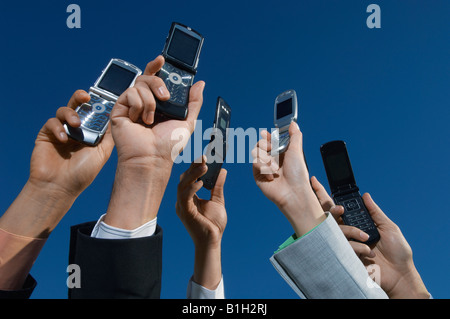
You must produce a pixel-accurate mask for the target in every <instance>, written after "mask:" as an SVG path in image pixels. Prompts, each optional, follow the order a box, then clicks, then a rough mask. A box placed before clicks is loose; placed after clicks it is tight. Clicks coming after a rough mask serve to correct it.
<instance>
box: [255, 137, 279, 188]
mask: <svg viewBox="0 0 450 319" xmlns="http://www.w3.org/2000/svg"><path fill="white" fill-rule="evenodd" d="M261 137H262V138H261V139H260V140H259V141H258V142H257V143H256V146H255V147H254V148H253V150H252V152H251V154H252V157H253V173H254V175H255V176H260V175H264V178H265V179H266V180H273V179H274V176H273V174H275V173H276V172H277V171H278V170H279V168H280V167H279V165H278V162H277V161H276V160H275V158H274V157H273V156H271V155H270V151H271V149H272V145H271V135H270V133H269V132H268V131H266V130H264V131H261Z"/></svg>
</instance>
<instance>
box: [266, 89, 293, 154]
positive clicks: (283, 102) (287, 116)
mask: <svg viewBox="0 0 450 319" xmlns="http://www.w3.org/2000/svg"><path fill="white" fill-rule="evenodd" d="M297 108H298V107H297V93H296V92H295V91H294V90H287V91H284V92H283V93H281V94H279V95H278V96H277V97H276V99H275V107H274V112H273V114H274V121H273V124H274V125H275V130H274V131H273V132H272V135H271V140H272V143H271V144H272V151H271V155H272V156H276V155H278V154H281V153H283V152H284V151H285V150H286V148H287V146H288V145H289V140H290V139H289V125H290V124H291V122H292V121H297Z"/></svg>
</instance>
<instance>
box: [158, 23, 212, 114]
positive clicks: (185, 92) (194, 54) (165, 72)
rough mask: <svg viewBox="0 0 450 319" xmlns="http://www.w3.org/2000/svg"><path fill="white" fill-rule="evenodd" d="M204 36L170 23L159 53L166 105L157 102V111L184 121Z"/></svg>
mask: <svg viewBox="0 0 450 319" xmlns="http://www.w3.org/2000/svg"><path fill="white" fill-rule="evenodd" d="M203 39H204V38H203V36H202V35H201V34H200V33H198V32H197V31H195V30H193V29H191V28H190V27H187V26H185V25H183V24H181V23H177V22H173V23H172V26H171V27H170V31H169V35H168V36H167V39H166V43H165V45H164V49H163V52H162V56H163V57H164V59H165V63H164V65H163V67H162V68H161V70H160V71H158V73H157V76H159V77H160V78H161V79H162V80H163V81H164V83H165V84H166V87H167V89H168V91H169V93H170V99H169V100H168V101H159V100H156V111H157V112H159V113H162V114H163V115H165V116H167V117H169V118H175V119H179V120H184V119H185V118H186V116H187V113H188V102H189V90H190V89H191V86H192V84H193V83H194V76H195V74H196V73H197V65H198V61H199V57H200V52H201V49H202V46H203Z"/></svg>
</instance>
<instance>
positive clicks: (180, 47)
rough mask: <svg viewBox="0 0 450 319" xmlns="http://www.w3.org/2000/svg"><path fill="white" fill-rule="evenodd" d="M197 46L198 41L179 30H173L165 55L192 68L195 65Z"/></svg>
mask: <svg viewBox="0 0 450 319" xmlns="http://www.w3.org/2000/svg"><path fill="white" fill-rule="evenodd" d="M199 44H200V40H199V39H197V38H194V37H193V36H190V35H189V34H187V33H185V32H183V31H181V30H179V29H175V30H174V32H173V35H172V40H171V41H170V45H169V48H168V50H167V54H168V55H170V56H171V57H173V58H175V59H177V60H179V61H181V62H183V63H185V64H187V65H189V66H191V67H192V66H194V64H195V57H196V55H197V50H198V45H199Z"/></svg>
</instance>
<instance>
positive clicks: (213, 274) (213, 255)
mask: <svg viewBox="0 0 450 319" xmlns="http://www.w3.org/2000/svg"><path fill="white" fill-rule="evenodd" d="M221 279H222V261H221V248H220V244H219V245H218V246H216V247H208V248H206V247H205V248H203V247H196V248H195V259H194V276H193V280H194V282H195V283H197V284H199V285H201V286H203V287H205V288H207V289H210V290H214V289H216V288H217V286H218V285H219V283H220V281H221Z"/></svg>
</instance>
